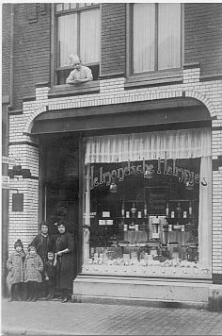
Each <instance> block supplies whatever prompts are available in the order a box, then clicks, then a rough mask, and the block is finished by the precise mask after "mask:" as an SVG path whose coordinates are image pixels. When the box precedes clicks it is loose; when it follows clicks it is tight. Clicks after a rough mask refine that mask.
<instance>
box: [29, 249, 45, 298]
mask: <svg viewBox="0 0 222 336" xmlns="http://www.w3.org/2000/svg"><path fill="white" fill-rule="evenodd" d="M42 271H43V262H42V259H41V258H40V256H39V255H38V254H37V252H36V248H35V247H34V246H29V247H28V254H27V256H26V259H25V282H26V283H27V285H28V298H27V301H33V302H35V301H36V300H38V293H39V284H40V283H41V282H42V275H41V272H42Z"/></svg>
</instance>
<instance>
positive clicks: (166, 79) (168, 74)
mask: <svg viewBox="0 0 222 336" xmlns="http://www.w3.org/2000/svg"><path fill="white" fill-rule="evenodd" d="M182 81H183V73H182V70H181V69H176V70H171V71H161V72H160V71H159V72H153V73H146V74H145V73H144V74H139V75H132V76H129V77H128V78H127V80H126V83H125V89H133V88H134V87H146V86H160V85H166V84H176V83H182Z"/></svg>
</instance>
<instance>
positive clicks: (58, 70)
mask: <svg viewBox="0 0 222 336" xmlns="http://www.w3.org/2000/svg"><path fill="white" fill-rule="evenodd" d="M74 5H76V8H64V6H67V7H68V6H69V7H71V6H74ZM83 5H84V6H83ZM57 6H62V9H61V10H60V11H57V10H56V8H57ZM51 9H52V10H51V31H52V38H51V85H63V84H65V80H66V78H67V77H68V75H69V73H70V72H71V71H72V70H73V67H72V66H60V65H59V47H58V46H59V43H58V17H59V16H61V15H70V14H73V13H77V17H78V26H77V28H78V31H77V35H78V37H77V39H78V46H77V54H78V55H79V56H80V57H81V55H80V53H79V51H80V19H79V18H80V14H81V12H83V11H88V10H95V9H99V10H100V13H101V5H100V4H99V3H86V4H83V3H75V4H74V3H69V4H68V3H61V4H60V3H54V4H52V7H51ZM100 15H101V14H100ZM99 39H101V32H100V36H99ZM100 59H101V55H100V50H99V61H98V62H91V63H83V65H85V66H88V67H89V68H90V69H91V71H92V74H93V80H98V79H99V76H100Z"/></svg>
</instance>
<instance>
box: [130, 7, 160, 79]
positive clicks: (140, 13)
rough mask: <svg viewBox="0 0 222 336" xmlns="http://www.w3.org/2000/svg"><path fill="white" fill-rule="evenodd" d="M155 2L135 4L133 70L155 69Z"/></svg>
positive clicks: (135, 71) (139, 71) (138, 71)
mask: <svg viewBox="0 0 222 336" xmlns="http://www.w3.org/2000/svg"><path fill="white" fill-rule="evenodd" d="M154 55H155V4H134V6H133V72H134V73H141V72H145V71H154V62H155V60H154Z"/></svg>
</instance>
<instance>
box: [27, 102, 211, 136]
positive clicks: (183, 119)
mask: <svg viewBox="0 0 222 336" xmlns="http://www.w3.org/2000/svg"><path fill="white" fill-rule="evenodd" d="M190 123H192V127H206V126H210V125H211V117H210V113H209V111H208V109H207V108H206V106H205V105H203V104H202V103H201V102H200V101H198V100H196V99H194V98H186V97H184V98H174V99H160V100H153V101H143V102H134V103H124V104H115V105H100V106H92V107H84V108H75V109H65V110H51V111H47V112H44V113H42V114H40V115H39V116H38V117H37V118H36V119H35V121H34V125H33V128H32V134H45V133H61V132H83V133H88V132H97V131H105V130H107V131H108V130H109V131H115V132H116V131H118V130H119V131H121V130H122V129H126V128H128V129H133V130H134V131H135V129H136V128H137V127H141V128H142V129H146V130H147V131H148V130H149V129H150V130H155V127H158V129H159V128H162V129H175V128H181V127H183V128H188V127H190V126H189V125H190Z"/></svg>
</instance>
